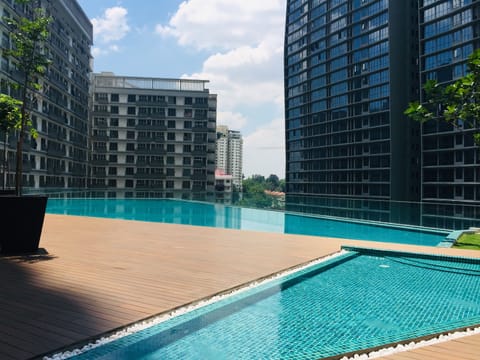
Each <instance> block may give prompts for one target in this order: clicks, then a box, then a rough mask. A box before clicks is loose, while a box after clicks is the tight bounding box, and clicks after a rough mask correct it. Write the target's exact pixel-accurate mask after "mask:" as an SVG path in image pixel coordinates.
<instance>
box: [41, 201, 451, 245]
mask: <svg viewBox="0 0 480 360" xmlns="http://www.w3.org/2000/svg"><path fill="white" fill-rule="evenodd" d="M47 213H50V214H65V215H79V216H94V217H106V218H116V219H128V220H141V221H153V222H165V223H172V224H185V225H197V226H211V227H222V228H229V229H242V230H255V231H266V232H277V233H288V234H301V235H315V236H327V237H336V238H346V239H356V240H371V241H381V242H394V243H402V244H415V245H426V246H436V245H437V244H439V243H440V242H441V241H442V240H443V239H444V238H445V236H446V235H447V234H446V233H444V232H433V231H420V230H417V229H406V228H395V227H386V226H376V225H373V224H365V223H358V222H346V221H337V220H331V219H325V218H319V217H309V216H301V215H296V214H289V213H284V212H278V211H268V210H258V209H249V208H240V207H232V206H224V205H220V204H208V203H199V202H191V201H181V200H169V199H49V200H48V203H47Z"/></svg>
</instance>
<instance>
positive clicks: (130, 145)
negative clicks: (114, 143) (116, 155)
mask: <svg viewBox="0 0 480 360" xmlns="http://www.w3.org/2000/svg"><path fill="white" fill-rule="evenodd" d="M127 151H135V144H134V143H127Z"/></svg>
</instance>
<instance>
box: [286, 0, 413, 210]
mask: <svg viewBox="0 0 480 360" xmlns="http://www.w3.org/2000/svg"><path fill="white" fill-rule="evenodd" d="M417 14H418V12H417V6H416V5H415V2H410V1H407V2H406V1H388V0H370V1H369V0H310V1H308V0H292V1H288V3H287V21H286V34H285V69H284V71H285V99H286V102H285V112H286V149H287V174H286V181H287V204H288V206H289V207H290V209H292V210H302V208H300V207H299V206H300V205H299V204H300V203H302V207H303V206H306V205H308V204H309V203H312V204H313V203H315V204H316V205H318V202H315V201H313V200H312V201H310V200H309V198H311V199H313V197H316V196H318V195H323V196H328V197H338V198H349V199H353V200H354V199H362V198H370V199H379V200H381V199H383V200H418V199H419V197H420V189H419V185H418V184H419V181H418V179H419V177H420V174H419V172H420V154H419V146H420V145H419V144H420V142H419V139H420V132H419V126H418V125H417V124H414V123H412V122H411V121H409V120H408V119H406V118H405V116H404V115H403V110H404V108H405V107H406V105H407V103H408V101H410V100H411V99H412V98H414V95H415V91H416V89H417V88H418V75H417V74H418V73H417V71H416V69H417V57H418V53H417V46H416V45H415V44H416V43H417V39H418V31H417V28H416V26H415V24H416V23H417ZM298 199H302V200H301V201H298ZM297 205H298V206H297ZM326 207H327V208H328V209H330V210H329V211H330V213H331V214H336V213H335V211H334V209H333V208H332V205H331V204H327V206H326ZM316 210H319V209H314V208H313V207H312V208H310V209H308V211H314V212H315V211H316ZM324 210H325V209H324ZM322 212H324V211H322Z"/></svg>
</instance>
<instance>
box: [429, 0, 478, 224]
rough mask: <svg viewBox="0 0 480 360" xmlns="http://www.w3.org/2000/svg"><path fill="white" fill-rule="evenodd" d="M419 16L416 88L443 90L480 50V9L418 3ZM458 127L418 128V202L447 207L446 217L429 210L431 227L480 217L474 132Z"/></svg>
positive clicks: (456, 0) (432, 124)
mask: <svg viewBox="0 0 480 360" xmlns="http://www.w3.org/2000/svg"><path fill="white" fill-rule="evenodd" d="M419 11H420V24H419V25H420V34H421V35H422V37H421V42H420V49H421V56H420V77H421V81H422V83H425V82H426V81H427V80H437V81H438V82H439V83H440V84H448V83H450V82H452V81H455V80H457V79H459V78H460V77H462V76H464V75H465V74H466V72H467V66H466V62H467V58H468V56H469V55H470V54H471V53H472V52H473V50H474V49H478V48H480V37H479V36H480V20H479V16H480V3H479V2H478V1H472V0H449V1H445V0H424V1H423V2H422V3H421V4H420V8H419ZM421 96H422V97H423V94H421ZM422 100H423V99H422ZM464 125H465V124H463V123H461V122H459V123H458V124H457V127H453V126H452V125H449V124H447V123H445V122H443V121H441V120H439V121H429V122H427V123H425V124H424V125H423V128H422V150H423V151H422V155H423V161H422V164H423V166H422V167H423V168H422V180H423V181H422V199H423V200H424V201H429V202H435V203H439V204H452V206H450V207H449V208H448V211H445V210H442V205H438V207H437V209H435V208H432V211H431V212H430V214H427V215H426V216H425V219H424V221H425V222H426V223H428V224H429V225H431V226H441V227H445V226H446V227H448V226H450V224H452V223H454V222H456V223H458V219H461V218H467V219H468V218H471V219H475V218H476V219H478V218H479V217H480V211H479V210H478V209H477V208H476V207H475V206H473V205H476V204H478V202H479V201H480V156H479V152H478V147H477V146H475V144H474V142H473V136H472V133H473V132H474V131H475V129H473V128H466V127H465V126H464ZM478 127H479V126H478V125H477V129H478ZM477 131H478V130H477Z"/></svg>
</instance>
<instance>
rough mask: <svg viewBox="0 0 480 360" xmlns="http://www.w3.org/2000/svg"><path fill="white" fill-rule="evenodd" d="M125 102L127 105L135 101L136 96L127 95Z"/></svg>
mask: <svg viewBox="0 0 480 360" xmlns="http://www.w3.org/2000/svg"><path fill="white" fill-rule="evenodd" d="M127 101H128V102H129V103H131V102H135V101H137V96H136V95H135V94H128V98H127Z"/></svg>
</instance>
